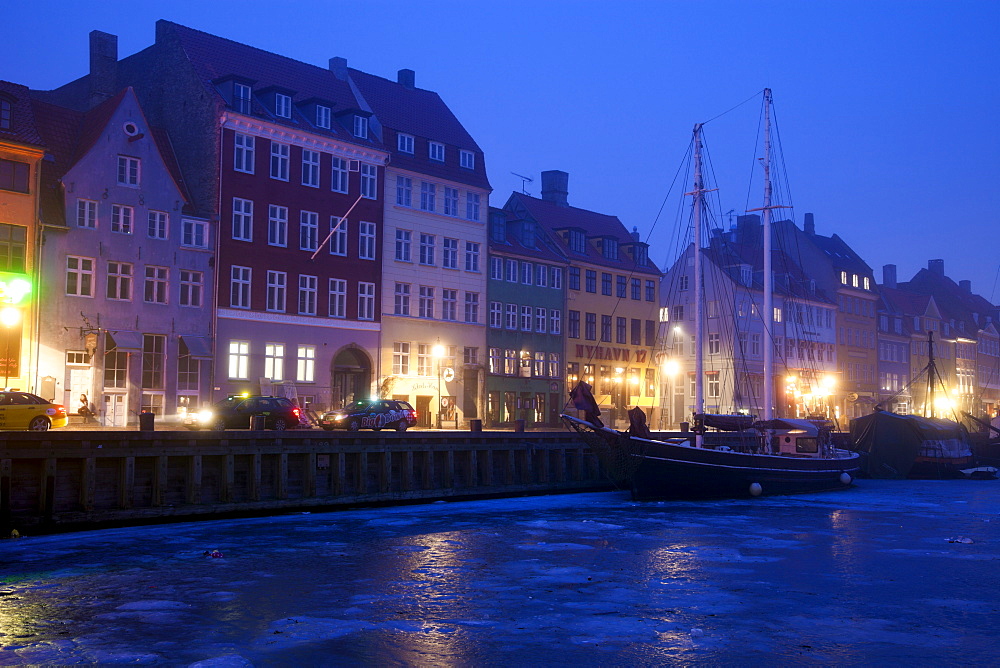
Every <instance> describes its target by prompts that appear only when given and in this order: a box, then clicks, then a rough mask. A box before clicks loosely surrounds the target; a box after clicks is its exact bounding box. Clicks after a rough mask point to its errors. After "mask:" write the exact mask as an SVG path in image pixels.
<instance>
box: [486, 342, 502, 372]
mask: <svg viewBox="0 0 1000 668" xmlns="http://www.w3.org/2000/svg"><path fill="white" fill-rule="evenodd" d="M488 352H489V359H490V361H489V365H490V373H495V374H499V373H501V372H502V371H501V369H502V367H501V366H500V349H499V348H490V349H489V351H488Z"/></svg>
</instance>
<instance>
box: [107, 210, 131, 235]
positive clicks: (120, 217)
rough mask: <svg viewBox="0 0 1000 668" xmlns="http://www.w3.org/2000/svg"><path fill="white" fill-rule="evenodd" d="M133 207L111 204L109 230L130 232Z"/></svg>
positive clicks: (122, 232)
mask: <svg viewBox="0 0 1000 668" xmlns="http://www.w3.org/2000/svg"><path fill="white" fill-rule="evenodd" d="M133 213H134V211H133V209H132V207H130V206H122V205H121V204H112V205H111V231H112V232H118V233H120V234H132V218H133Z"/></svg>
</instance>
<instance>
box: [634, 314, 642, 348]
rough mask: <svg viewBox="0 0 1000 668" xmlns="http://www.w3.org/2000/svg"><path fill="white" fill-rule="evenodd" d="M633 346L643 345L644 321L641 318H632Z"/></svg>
mask: <svg viewBox="0 0 1000 668" xmlns="http://www.w3.org/2000/svg"><path fill="white" fill-rule="evenodd" d="M632 345H633V346H641V345H642V320H640V319H639V318H632Z"/></svg>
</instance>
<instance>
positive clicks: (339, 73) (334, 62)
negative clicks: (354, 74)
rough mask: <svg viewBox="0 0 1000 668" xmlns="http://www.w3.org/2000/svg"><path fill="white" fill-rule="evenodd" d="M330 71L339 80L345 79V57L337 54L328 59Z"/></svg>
mask: <svg viewBox="0 0 1000 668" xmlns="http://www.w3.org/2000/svg"><path fill="white" fill-rule="evenodd" d="M330 71H331V72H333V76H335V77H337V78H338V79H340V80H341V81H347V58H341V57H340V56H337V57H335V58H331V59H330Z"/></svg>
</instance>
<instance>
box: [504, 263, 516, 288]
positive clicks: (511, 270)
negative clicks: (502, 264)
mask: <svg viewBox="0 0 1000 668" xmlns="http://www.w3.org/2000/svg"><path fill="white" fill-rule="evenodd" d="M506 275H507V281H508V282H510V283H517V260H510V259H508V260H507V274H506Z"/></svg>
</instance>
